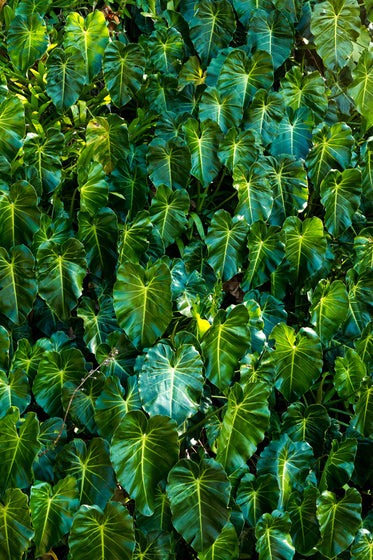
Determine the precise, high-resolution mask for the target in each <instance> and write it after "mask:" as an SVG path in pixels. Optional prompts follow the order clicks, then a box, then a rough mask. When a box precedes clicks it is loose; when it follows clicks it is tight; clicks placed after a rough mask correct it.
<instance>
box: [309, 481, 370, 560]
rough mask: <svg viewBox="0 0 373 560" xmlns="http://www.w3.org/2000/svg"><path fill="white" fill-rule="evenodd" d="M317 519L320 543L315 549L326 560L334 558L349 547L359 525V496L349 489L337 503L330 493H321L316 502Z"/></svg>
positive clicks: (333, 495)
mask: <svg viewBox="0 0 373 560" xmlns="http://www.w3.org/2000/svg"><path fill="white" fill-rule="evenodd" d="M317 519H318V521H319V523H320V532H321V542H320V543H319V544H318V545H317V549H318V550H319V551H320V552H321V553H322V554H323V555H324V556H326V557H327V558H334V557H335V556H337V555H338V554H339V553H340V552H343V551H344V550H346V548H348V547H349V546H350V544H351V543H352V541H353V540H354V537H355V534H356V532H357V530H358V528H359V527H360V524H361V496H360V494H359V492H358V491H357V490H356V489H355V488H349V489H348V490H347V491H346V493H345V495H344V496H343V498H341V499H340V500H339V501H337V498H336V496H335V494H333V493H332V492H323V493H322V494H321V496H320V497H319V498H318V500H317Z"/></svg>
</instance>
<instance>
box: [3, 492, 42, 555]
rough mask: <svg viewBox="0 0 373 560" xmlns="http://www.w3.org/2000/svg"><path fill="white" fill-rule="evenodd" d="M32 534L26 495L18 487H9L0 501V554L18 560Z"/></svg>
mask: <svg viewBox="0 0 373 560" xmlns="http://www.w3.org/2000/svg"><path fill="white" fill-rule="evenodd" d="M33 536H34V531H33V529H32V526H31V519H30V511H29V507H28V504H27V496H26V494H24V493H23V492H21V490H20V489H19V488H10V489H9V490H7V491H6V492H5V495H4V496H3V497H2V500H1V501H0V556H1V557H2V558H4V559H5V558H6V559H7V560H20V559H21V558H22V557H23V555H24V552H26V550H27V549H28V547H29V546H30V543H31V539H32V537H33Z"/></svg>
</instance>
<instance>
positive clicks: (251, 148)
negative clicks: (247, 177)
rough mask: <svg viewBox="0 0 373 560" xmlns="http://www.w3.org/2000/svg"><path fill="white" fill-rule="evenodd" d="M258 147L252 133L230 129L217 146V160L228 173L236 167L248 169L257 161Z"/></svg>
mask: <svg viewBox="0 0 373 560" xmlns="http://www.w3.org/2000/svg"><path fill="white" fill-rule="evenodd" d="M258 152H259V146H258V144H257V141H256V138H255V136H254V134H253V133H252V131H250V130H246V131H244V132H239V131H238V129H237V128H234V127H232V128H230V130H228V132H227V134H226V135H225V137H224V140H222V141H221V143H220V146H219V159H220V161H221V162H222V164H223V165H225V166H226V167H227V169H228V170H229V171H231V172H232V171H233V170H234V168H235V167H236V165H238V164H239V165H241V166H242V167H244V168H249V167H250V166H251V165H252V164H253V163H254V161H255V160H256V159H257V156H258Z"/></svg>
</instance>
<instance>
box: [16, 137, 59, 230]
mask: <svg viewBox="0 0 373 560" xmlns="http://www.w3.org/2000/svg"><path fill="white" fill-rule="evenodd" d="M64 141H65V137H64V135H63V134H62V133H61V132H59V130H58V129H56V128H49V129H48V132H47V134H46V135H45V137H41V136H39V135H38V134H34V133H32V132H30V133H29V134H27V136H26V139H25V143H24V146H23V152H24V158H25V162H27V164H29V165H33V166H35V169H36V170H37V172H38V178H39V180H40V181H41V184H42V186H43V191H44V192H46V193H51V192H53V191H54V190H55V189H56V187H57V186H58V185H59V184H60V181H61V169H62V162H61V154H62V148H63V145H64ZM46 217H47V215H46V214H44V215H42V217H41V222H42V221H43V218H44V219H45V218H46Z"/></svg>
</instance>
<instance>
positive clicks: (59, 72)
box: [46, 46, 86, 113]
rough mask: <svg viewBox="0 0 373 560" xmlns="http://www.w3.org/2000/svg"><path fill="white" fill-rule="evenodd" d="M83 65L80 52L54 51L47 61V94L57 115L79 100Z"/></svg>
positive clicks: (84, 79)
mask: <svg viewBox="0 0 373 560" xmlns="http://www.w3.org/2000/svg"><path fill="white" fill-rule="evenodd" d="M85 81H86V78H85V64H84V58H83V55H82V54H81V52H80V50H79V49H77V48H76V47H73V46H71V47H68V48H67V49H66V50H65V51H63V50H62V49H54V50H53V51H52V52H51V54H50V55H49V57H48V60H47V87H46V90H47V94H48V95H49V97H50V98H51V99H52V101H53V104H54V105H55V107H56V109H57V111H58V112H59V113H64V112H65V111H66V110H67V109H69V108H70V107H71V106H72V105H74V103H76V101H77V100H78V99H79V96H80V92H81V90H82V88H83V86H84V84H85Z"/></svg>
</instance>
